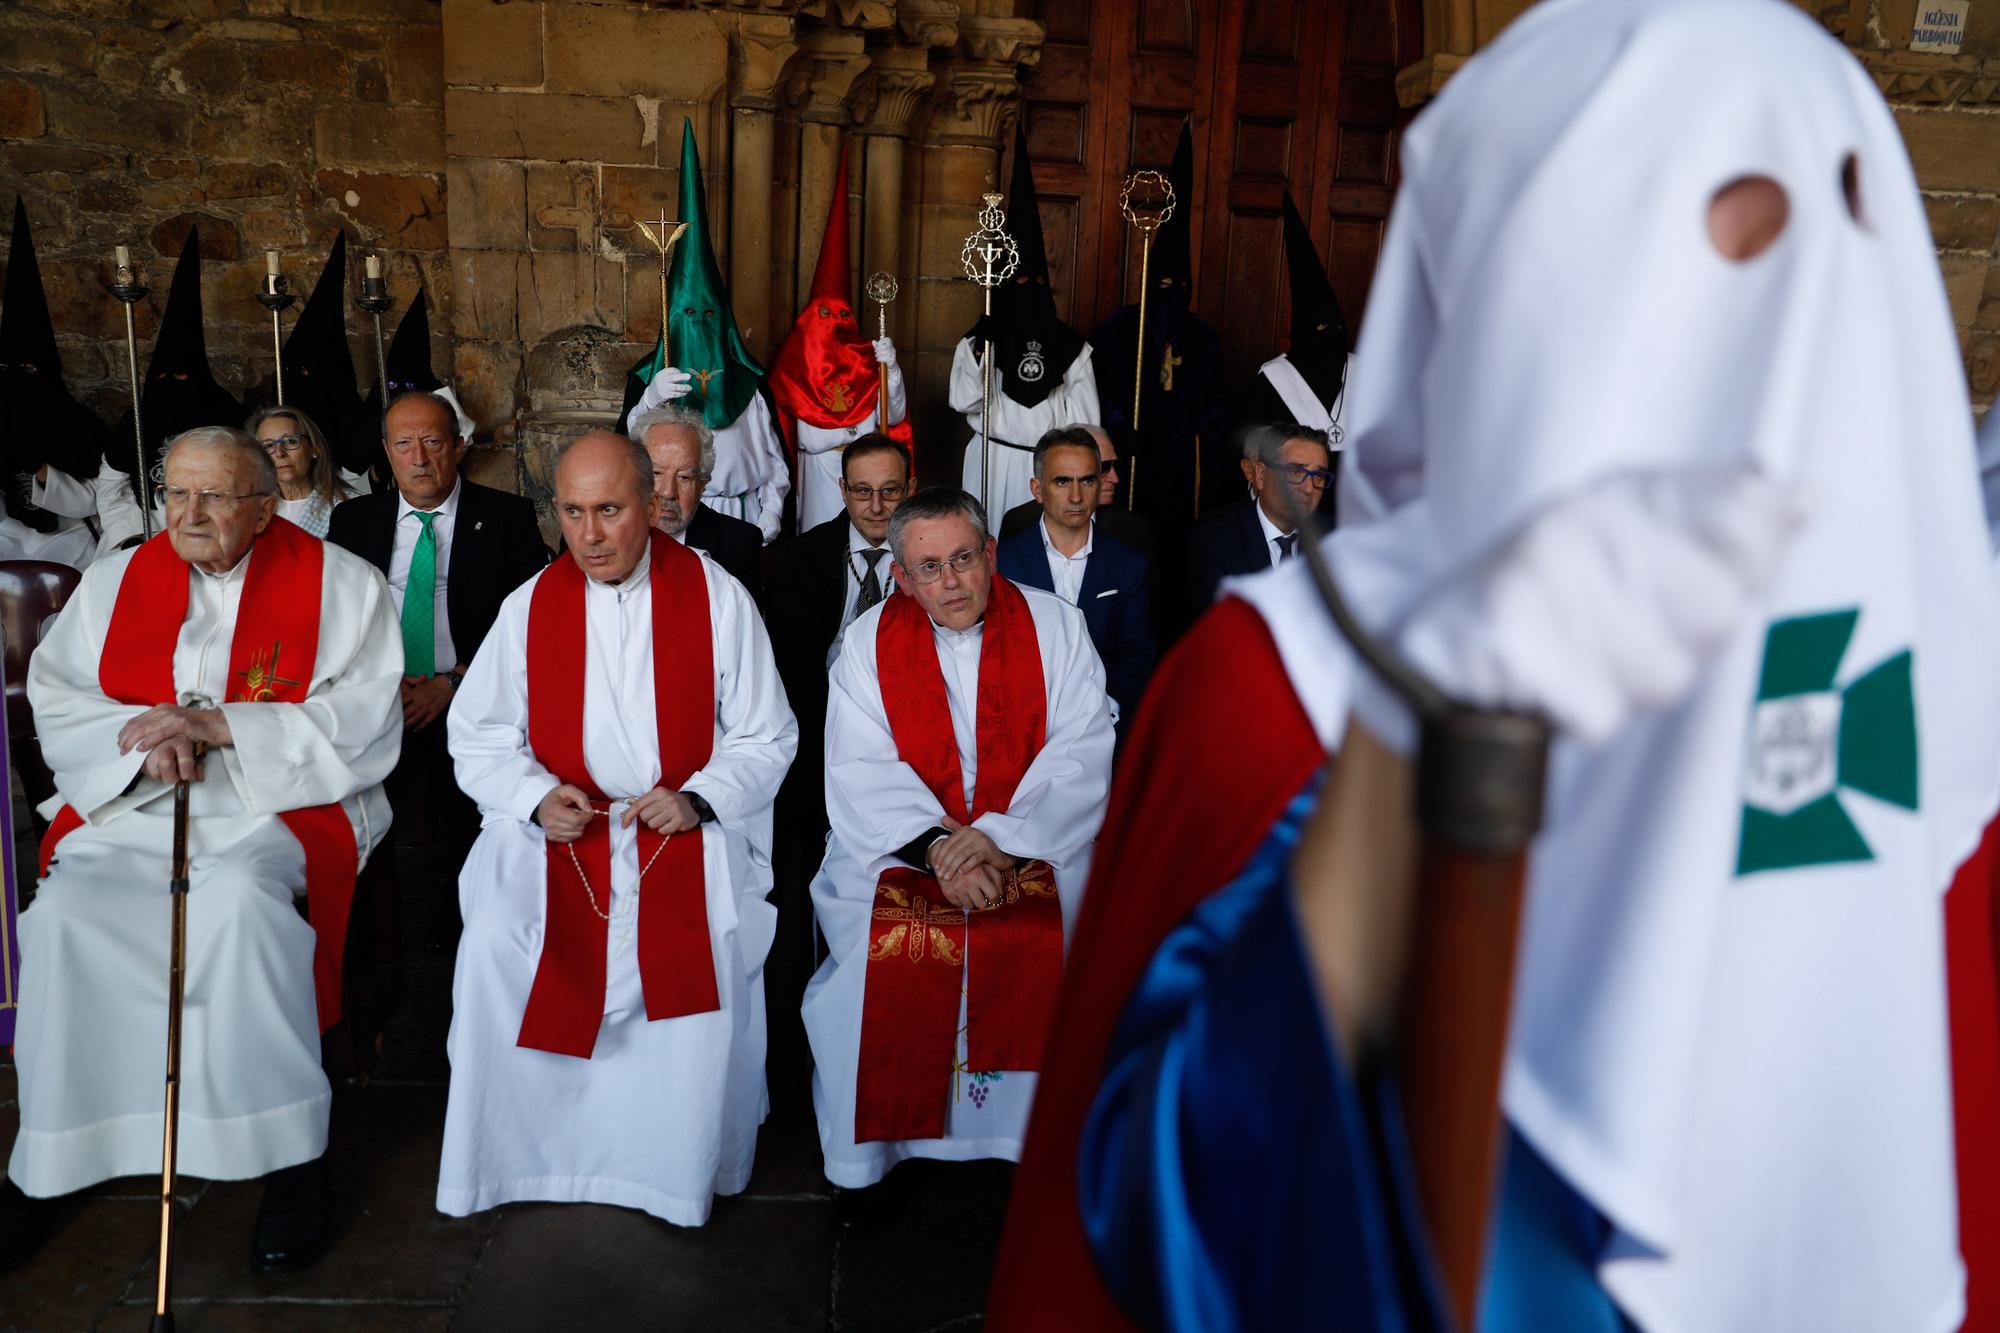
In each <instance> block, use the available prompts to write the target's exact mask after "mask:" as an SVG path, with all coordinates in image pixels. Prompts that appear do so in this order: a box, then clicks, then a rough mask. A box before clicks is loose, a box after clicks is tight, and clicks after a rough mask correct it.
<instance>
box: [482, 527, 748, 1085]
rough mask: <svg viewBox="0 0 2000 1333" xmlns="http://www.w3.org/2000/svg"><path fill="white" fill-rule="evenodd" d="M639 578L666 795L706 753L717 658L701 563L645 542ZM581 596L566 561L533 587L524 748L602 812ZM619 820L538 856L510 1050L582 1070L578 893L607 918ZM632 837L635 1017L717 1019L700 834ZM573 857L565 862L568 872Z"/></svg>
mask: <svg viewBox="0 0 2000 1333" xmlns="http://www.w3.org/2000/svg"><path fill="white" fill-rule="evenodd" d="M646 577H647V580H648V584H649V586H650V587H651V589H652V600H653V717H654V722H655V725H656V726H657V727H658V731H659V750H660V784H659V785H660V786H662V787H666V788H668V789H670V790H678V789H679V788H680V786H681V784H682V783H684V782H686V781H687V780H688V778H689V777H691V776H693V775H694V774H695V773H696V772H697V771H699V770H700V768H701V767H702V765H704V764H706V763H707V762H708V757H709V753H710V751H711V750H713V749H714V746H715V649H714V640H713V636H712V631H711V627H710V623H709V616H708V579H707V576H706V574H705V573H704V572H703V570H702V567H701V557H700V556H698V555H696V554H695V553H694V552H692V551H690V550H688V549H687V548H686V547H685V546H682V545H681V544H680V543H679V542H677V541H675V540H674V539H673V538H671V537H668V536H666V535H665V534H663V533H654V534H653V539H652V553H651V557H650V559H649V561H648V568H647V574H646ZM586 583H587V579H586V577H585V575H584V573H583V571H582V570H581V569H579V568H577V565H576V562H575V561H574V560H558V561H556V562H555V563H554V564H553V565H550V566H549V567H548V569H547V570H545V571H544V572H543V573H542V574H541V576H540V578H539V579H538V580H537V581H536V583H535V591H534V594H533V598H532V600H531V601H530V602H529V605H528V744H529V747H530V748H531V749H533V750H534V752H535V758H536V759H538V760H539V761H541V764H542V766H543V767H544V768H546V769H548V770H549V772H550V773H553V774H554V775H555V776H556V778H557V779H558V780H559V781H562V782H566V783H569V784H570V785H572V786H575V787H581V788H582V789H583V790H584V791H585V792H586V793H588V794H589V796H590V799H591V800H592V801H593V802H603V801H605V800H606V799H607V798H606V796H605V794H604V793H603V792H602V791H600V790H599V789H598V786H597V783H596V780H595V779H593V778H592V777H591V776H590V768H589V765H588V764H587V763H586V761H585V756H584V737H583V683H584V671H585V667H586V662H585V657H586V653H587V644H588V642H589V638H588V634H587V632H586V630H587V627H586V624H585V619H584V592H585V585H586ZM631 794H632V795H635V796H636V795H640V794H642V793H638V792H634V793H631ZM614 799H615V798H614ZM621 814H622V812H621ZM618 817H619V816H617V815H611V816H603V815H600V816H598V817H596V818H594V819H592V820H591V821H590V824H589V825H588V827H586V828H585V830H584V834H583V837H582V838H580V839H578V840H577V841H576V842H573V843H570V844H567V845H566V846H565V845H558V844H556V843H549V844H548V863H547V892H548V913H547V918H546V922H547V924H546V926H545V927H544V931H543V937H542V958H541V962H540V963H539V964H537V966H536V968H535V981H534V985H533V987H532V988H531V989H530V990H529V992H528V1009H527V1012H526V1013H525V1014H523V1015H522V1018H521V1033H520V1036H519V1037H518V1038H517V1039H516V1041H517V1044H518V1045H521V1046H526V1047H529V1048H531V1049H534V1050H539V1051H551V1052H554V1053H555V1054H557V1055H574V1056H579V1057H581V1058H583V1059H586V1060H588V1059H589V1058H590V1054H591V1051H592V1050H593V1049H595V1047H596V1045H597V1031H598V1028H599V1027H600V1026H601V1025H602V1024H603V1021H604V985H605V951H606V938H607V936H608V935H609V933H610V923H609V922H607V921H605V920H604V918H602V917H600V916H598V915H597V913H596V912H595V911H593V910H592V909H591V905H590V892H591V891H595V893H596V894H597V901H598V906H599V907H601V908H602V909H603V910H604V911H606V912H608V911H610V910H611V825H610V821H611V820H612V819H614V818H618ZM637 828H638V831H639V864H640V866H641V867H642V868H643V867H645V866H646V865H647V864H648V863H650V864H651V866H652V869H651V870H650V871H647V872H646V874H645V876H644V879H645V881H646V884H645V886H644V888H643V891H642V892H641V893H640V895H639V937H638V949H639V981H640V985H641V987H642V988H643V990H644V992H645V996H646V1017H647V1018H648V1019H660V1018H678V1017H681V1016H682V1015H684V1014H703V1013H709V1012H711V1011H713V1010H716V1009H720V1008H721V1007H722V1004H721V1001H720V999H719V998H718V993H717V991H716V984H715V957H714V954H713V952H712V949H711V946H710V943H709V933H708V881H707V876H706V875H705V874H704V872H703V869H702V855H701V844H702V836H701V830H700V829H693V830H690V831H689V832H687V833H683V834H679V835H677V836H675V837H671V838H662V837H661V836H660V835H659V834H657V833H655V832H653V831H652V830H651V829H649V828H647V827H645V826H644V825H643V824H641V825H638V826H637ZM662 842H664V843H665V844H666V846H665V847H664V848H663V847H662V846H661V843H662ZM571 849H574V851H575V853H576V860H575V861H572V860H571V859H570V852H571ZM656 853H657V855H658V859H657V860H655V859H654V857H655V854H656ZM579 863H581V865H582V866H583V873H584V874H585V875H587V876H589V880H590V884H589V889H588V890H587V889H586V888H585V885H584V882H583V881H582V880H581V879H579V878H578V877H577V865H578V864H579Z"/></svg>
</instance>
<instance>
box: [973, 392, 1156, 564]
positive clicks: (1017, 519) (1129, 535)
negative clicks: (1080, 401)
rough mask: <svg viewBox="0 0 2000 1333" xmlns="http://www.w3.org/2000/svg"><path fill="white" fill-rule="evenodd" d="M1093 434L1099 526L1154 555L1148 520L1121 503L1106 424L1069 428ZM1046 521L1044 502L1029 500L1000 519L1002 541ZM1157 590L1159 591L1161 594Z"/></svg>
mask: <svg viewBox="0 0 2000 1333" xmlns="http://www.w3.org/2000/svg"><path fill="white" fill-rule="evenodd" d="M1067 429H1069V430H1080V431H1086V432H1088V433H1089V435H1090V438H1091V439H1093V440H1095V441H1096V442H1097V460H1098V466H1097V510H1096V518H1097V526H1098V527H1100V528H1102V529H1104V531H1106V532H1107V533H1109V534H1110V535H1112V536H1113V537H1116V538H1117V539H1118V540H1119V541H1121V542H1124V543H1125V544H1126V545H1127V546H1129V547H1131V548H1132V549H1133V550H1135V551H1137V552H1138V553H1139V554H1140V555H1143V556H1145V557H1146V559H1147V560H1148V561H1149V562H1150V561H1151V560H1152V558H1153V534H1152V531H1151V529H1149V528H1148V527H1147V526H1146V520H1145V519H1143V518H1141V517H1139V515H1137V514H1135V513H1133V512H1132V511H1131V510H1130V509H1127V508H1126V507H1125V506H1124V505H1121V504H1119V503H1118V481H1119V476H1118V446H1117V445H1116V444H1114V443H1112V441H1111V437H1110V436H1109V435H1107V434H1105V432H1104V430H1103V428H1102V427H1099V426H1093V425H1090V424H1089V423H1087V422H1086V423H1083V424H1080V425H1075V426H1070V427H1067ZM1041 521H1042V502H1041V501H1039V500H1028V501H1024V502H1023V503H1021V504H1017V505H1015V506H1014V507H1013V508H1012V509H1009V510H1008V511H1007V512H1006V513H1005V514H1004V515H1002V516H1001V519H1000V540H1001V541H1003V542H1004V541H1006V540H1007V539H1008V538H1009V537H1012V536H1014V535H1015V534H1016V533H1020V532H1026V531H1027V530H1028V529H1029V528H1031V527H1033V526H1034V525H1035V524H1037V523H1039V522H1041ZM1157 591H1158V590H1157V589H1156V590H1155V592H1156V594H1157Z"/></svg>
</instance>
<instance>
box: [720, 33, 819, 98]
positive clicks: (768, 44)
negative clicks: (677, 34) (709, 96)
mask: <svg viewBox="0 0 2000 1333" xmlns="http://www.w3.org/2000/svg"><path fill="white" fill-rule="evenodd" d="M716 21H717V22H718V23H719V24H721V25H722V26H723V28H724V29H725V30H726V31H727V32H728V34H729V105H731V106H733V107H742V108H748V109H751V110H758V111H775V110H777V109H778V102H779V96H778V93H779V89H780V88H781V87H782V86H783V85H784V82H785V79H786V76H787V75H788V74H789V73H790V72H791V68H792V63H793V61H794V60H796V59H797V58H798V54H799V44H798V29H797V24H796V22H795V20H793V19H789V18H781V17H778V16H777V15H773V14H731V15H728V16H718V17H717V19H716Z"/></svg>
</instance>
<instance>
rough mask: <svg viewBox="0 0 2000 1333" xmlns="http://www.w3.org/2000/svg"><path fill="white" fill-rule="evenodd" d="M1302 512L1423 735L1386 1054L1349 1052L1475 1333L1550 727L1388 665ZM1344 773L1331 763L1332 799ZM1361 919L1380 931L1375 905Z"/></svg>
mask: <svg viewBox="0 0 2000 1333" xmlns="http://www.w3.org/2000/svg"><path fill="white" fill-rule="evenodd" d="M1286 498H1287V500H1288V501H1289V498H1290V497H1289V496H1287V497H1286ZM1295 517H1296V518H1297V520H1298V526H1299V530H1300V533H1301V541H1300V548H1299V549H1300V550H1301V551H1302V552H1303V553H1304V554H1305V557H1306V560H1307V562H1308V564H1309V566H1310V569H1311V572H1312V576H1313V581H1314V583H1315V584H1316V585H1317V586H1318V589H1319V592H1320V595H1321V598H1322V599H1323V600H1324V601H1325V603H1326V606H1327V609H1328V610H1329V611H1330V612H1331V613H1332V615H1333V618H1334V621H1335V623H1336V624H1337V625H1338V626H1339V628H1340V632H1341V634H1342V636H1343V637H1344V638H1346V639H1347V641H1348V642H1349V643H1350V644H1351V645H1352V646H1353V647H1354V649H1355V651H1356V653H1357V654H1358V655H1359V656H1360V657H1361V658H1362V660H1363V661H1364V662H1365V663H1366V664H1367V666H1368V667H1369V668H1370V669H1372V670H1374V671H1376V672H1377V673H1378V674H1379V675H1381V676H1382V677H1383V678H1384V679H1385V680H1386V681H1387V682H1388V683H1389V684H1390V685H1391V686H1392V687H1394V688H1395V689H1396V691H1397V692H1398V693H1399V694H1400V695H1402V696H1403V698H1404V699H1405V700H1406V701H1407V702H1408V703H1409V704H1410V706H1411V708H1412V709H1413V710H1414V711H1415V713H1416V714H1417V716H1418V719H1419V721H1420V724H1421V728H1422V732H1421V739H1420V741H1419V744H1418V752H1417V760H1416V780H1415V788H1414V796H1415V809H1414V814H1415V816H1416V831H1417V840H1418V846H1417V849H1416V872H1415V883H1414V888H1413V893H1412V896H1411V899H1410V901H1409V902H1408V903H1407V904H1406V905H1407V909H1408V913H1407V918H1406V919H1405V920H1404V921H1403V922H1402V923H1400V925H1395V924H1392V925H1388V926H1385V927H1384V928H1383V929H1382V931H1381V932H1380V933H1381V934H1383V935H1386V936H1387V937H1389V938H1391V939H1394V940H1398V941H1400V940H1407V962H1406V965H1405V967H1404V969H1403V972H1402V977H1401V983H1400V987H1399V993H1397V994H1394V995H1392V996H1390V997H1389V998H1388V1000H1387V1002H1386V1004H1385V1008H1387V1009H1388V1010H1389V1011H1390V1017H1389V1020H1388V1024H1387V1025H1386V1029H1385V1031H1384V1034H1383V1035H1384V1037H1385V1038H1386V1042H1385V1045H1386V1049H1385V1050H1379V1051H1378V1050H1370V1049H1368V1048H1369V1046H1371V1045H1373V1044H1374V1043H1372V1042H1369V1041H1368V1040H1367V1039H1366V1038H1360V1039H1357V1041H1356V1043H1355V1044H1356V1046H1357V1047H1358V1048H1359V1049H1357V1050H1355V1051H1353V1052H1352V1054H1354V1055H1355V1057H1356V1059H1357V1062H1358V1061H1362V1060H1369V1059H1375V1058H1381V1059H1384V1060H1386V1062H1387V1064H1388V1065H1389V1067H1390V1068H1391V1069H1392V1070H1393V1072H1394V1075H1395V1077H1396V1079H1397V1081H1398V1083H1399V1084H1400V1093H1401V1098H1400V1100H1401V1105H1402V1108H1403V1119H1404V1126H1405V1129H1406V1132H1407V1135H1408V1140H1409V1144H1410V1150H1411V1155H1412V1157H1413V1158H1414V1162H1415V1168H1416V1177H1417V1192H1418V1196H1419V1199H1420V1201H1421V1204H1422V1208H1423V1215H1424V1220H1425V1224H1426V1229H1427V1231H1428V1234H1429V1237H1430V1240H1431V1245H1432V1254H1433V1257H1434V1259H1435V1260H1436V1265H1437V1272H1438V1275H1439V1276H1440V1278H1441V1279H1442V1280H1443V1283H1444V1288H1445V1294H1446V1297H1447V1298H1448V1300H1449V1302H1450V1307H1451V1311H1452V1314H1453V1315H1454V1316H1455V1323H1456V1326H1457V1327H1459V1328H1461V1329H1470V1328H1471V1327H1472V1326H1473V1321H1474V1316H1475V1313H1476V1307H1477V1301H1478V1294H1479V1288H1480V1279H1481V1277H1482V1275H1483V1272H1484V1265H1485V1259H1486V1237H1487V1232H1488V1229H1489V1227H1490V1226H1491V1223H1492V1219H1493V1212H1494V1206H1495V1201H1496V1193H1497V1185H1498V1180H1499V1166H1500V1151H1501V1144H1502V1137H1501V1119H1500V1074H1501V1067H1502V1063H1503V1061H1504V1059H1505V1055H1506V1047H1507V1024H1508V1012H1509V1008H1510V1005H1511V1002H1512V998H1513V978H1514V954H1515V942H1516V939H1517V937H1518V935H1519V928H1520V919H1521V898H1522V889H1523V887H1524V883H1525V879H1526V871H1527V854H1528V848H1529V845H1530V844H1531V843H1532V842H1533V841H1534V837H1535V834H1536V833H1537V831H1538V830H1539V829H1540V827H1541V818H1542V796H1543V789H1544V786H1545V784H1546V774H1547V764H1548V750H1549V742H1550V740H1551V731H1550V728H1549V724H1548V722H1547V721H1546V719H1543V718H1541V717H1538V716H1533V715H1528V714H1523V713H1512V712H1502V711H1496V710H1483V709H1477V708H1472V707H1469V706H1467V705H1465V704H1462V703H1459V702H1457V701H1455V700H1453V699H1451V698H1449V697H1448V696H1446V695H1445V694H1444V693H1443V692H1442V691H1440V690H1439V689H1438V688H1437V687H1436V686H1434V685H1432V684H1431V683H1430V682H1429V681H1427V680H1425V679H1424V678H1423V677H1421V676H1420V675H1418V674H1417V672H1416V671H1415V670H1414V669H1412V668H1411V667H1410V666H1409V665H1408V664H1407V663H1405V662H1403V661H1401V660H1400V659H1399V658H1397V657H1396V656H1395V655H1394V654H1393V653H1392V652H1391V651H1390V650H1389V649H1388V647H1387V646H1386V645H1384V644H1382V643H1381V642H1380V641H1378V640H1377V639H1375V638H1374V637H1373V636H1372V635H1370V634H1369V633H1368V631H1367V630H1365V629H1364V628H1362V626H1361V625H1360V624H1359V623H1358V622H1357V621H1356V620H1355V619H1354V616H1353V614H1352V613H1351V612H1350V611H1349V609H1348V607H1347V604H1346V602H1345V600H1344V599H1343V598H1342V596H1341V593H1340V589H1339V586H1338V585H1337V584H1336V583H1335V581H1334V578H1333V573H1332V571H1331V569H1330V568H1329V567H1328V565H1327V562H1326V559H1325V556H1324V555H1323V553H1322V552H1321V551H1320V548H1319V541H1318V538H1319V536H1320V535H1321V534H1320V533H1319V532H1318V531H1317V524H1316V523H1315V522H1314V521H1313V519H1312V518H1311V517H1310V516H1306V515H1295ZM1358 730H1359V729H1358V728H1350V732H1349V738H1350V743H1349V744H1345V745H1343V749H1342V754H1341V758H1342V759H1343V760H1344V759H1347V758H1348V757H1349V753H1348V752H1349V750H1350V749H1357V750H1369V749H1372V750H1373V751H1374V752H1375V753H1376V754H1378V755H1382V756H1384V757H1385V759H1386V761H1387V762H1388V763H1391V764H1393V762H1394V761H1393V759H1387V757H1386V752H1385V751H1383V750H1382V749H1381V747H1380V744H1379V742H1374V741H1373V738H1372V737H1365V736H1364V737H1363V738H1362V739H1361V741H1360V744H1359V745H1356V744H1354V743H1353V742H1354V741H1355V740H1356V732H1357V731H1358ZM1360 762H1364V763H1365V762H1366V759H1365V757H1363V758H1361V759H1360ZM1342 776H1343V775H1342V773H1341V771H1340V767H1339V764H1338V761H1337V763H1336V769H1335V774H1334V777H1333V779H1332V781H1331V782H1330V784H1329V786H1330V788H1331V787H1338V786H1339V784H1340V783H1341V781H1342ZM1329 799H1332V797H1329ZM1363 891H1364V892H1366V893H1371V894H1373V893H1376V892H1378V889H1377V887H1376V886H1364V888H1363ZM1361 910H1362V911H1364V912H1372V913H1374V914H1375V915H1376V917H1377V919H1378V920H1386V917H1384V916H1383V914H1382V909H1381V907H1380V905H1379V904H1375V905H1371V906H1370V907H1367V908H1363V909H1361ZM1393 951H1394V950H1392V952H1393ZM1376 966H1377V967H1379V966H1380V965H1379V964H1377V965H1376Z"/></svg>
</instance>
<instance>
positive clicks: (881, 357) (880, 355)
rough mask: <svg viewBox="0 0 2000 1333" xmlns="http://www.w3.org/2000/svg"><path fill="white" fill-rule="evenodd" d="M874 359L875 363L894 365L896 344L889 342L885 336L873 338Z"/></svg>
mask: <svg viewBox="0 0 2000 1333" xmlns="http://www.w3.org/2000/svg"><path fill="white" fill-rule="evenodd" d="M875 360H876V363H877V364H879V365H884V366H893V365H895V364H896V344H895V343H893V342H890V341H889V340H888V339H887V338H877V339H876V340H875Z"/></svg>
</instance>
